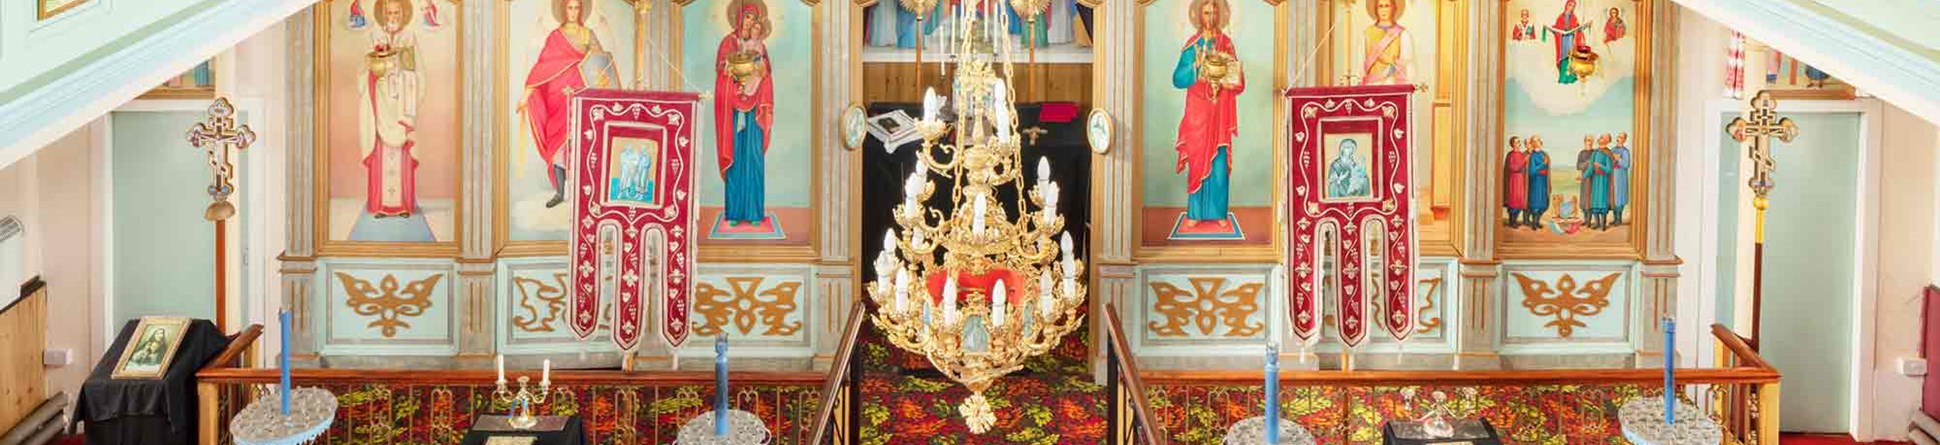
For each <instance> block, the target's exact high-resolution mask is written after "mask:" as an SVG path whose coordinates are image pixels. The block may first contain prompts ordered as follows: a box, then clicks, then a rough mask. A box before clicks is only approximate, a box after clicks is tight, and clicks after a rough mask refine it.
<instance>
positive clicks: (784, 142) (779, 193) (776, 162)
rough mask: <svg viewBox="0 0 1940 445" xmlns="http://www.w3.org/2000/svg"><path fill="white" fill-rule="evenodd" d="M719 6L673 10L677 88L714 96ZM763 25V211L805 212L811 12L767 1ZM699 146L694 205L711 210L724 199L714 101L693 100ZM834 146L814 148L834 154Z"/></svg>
mask: <svg viewBox="0 0 1940 445" xmlns="http://www.w3.org/2000/svg"><path fill="white" fill-rule="evenodd" d="M726 5H727V2H726V1H725V0H704V1H697V2H694V3H691V4H688V5H687V6H684V7H682V9H681V11H682V12H681V19H682V20H683V23H682V26H683V27H684V29H686V30H687V33H686V35H685V36H683V37H681V59H682V60H681V72H682V73H684V74H685V75H686V77H687V78H686V81H685V83H684V84H682V85H681V88H683V89H687V90H699V91H705V92H707V93H708V94H710V95H711V94H713V92H714V73H715V70H714V57H715V55H716V53H718V52H720V49H721V38H722V37H724V36H726V35H727V34H728V31H729V29H730V28H728V24H727V19H726V18H725V16H724V14H725V13H726V12H727V6H726ZM767 5H768V16H769V25H770V26H773V27H774V31H773V32H772V33H770V34H769V36H768V39H767V40H765V41H764V43H766V44H767V45H768V57H769V66H772V67H774V76H773V78H772V80H773V81H774V83H775V85H774V88H775V128H774V129H772V130H771V131H770V133H769V136H768V137H769V138H770V140H769V141H768V157H767V161H768V162H767V164H766V167H767V169H768V176H767V183H766V189H767V190H766V192H767V196H766V197H767V204H768V207H770V208H773V207H808V203H809V201H810V199H809V194H810V192H811V191H813V190H814V183H813V182H812V181H811V178H814V175H815V158H814V156H813V149H814V145H813V144H814V140H815V135H814V134H813V133H812V132H811V130H810V127H809V125H810V124H811V122H810V121H811V120H813V119H812V116H813V114H814V112H815V104H814V103H813V100H814V97H815V96H814V94H811V93H812V92H813V91H814V89H815V85H814V83H815V76H813V75H811V74H810V71H812V70H813V69H814V68H813V67H814V63H815V59H814V55H815V51H814V48H813V44H814V41H815V38H814V35H815V33H814V31H815V25H814V20H815V13H814V11H813V10H811V9H810V8H809V6H808V5H806V4H803V3H802V2H799V1H769V2H768V3H767ZM701 104H702V105H701V108H702V110H701V113H702V115H703V116H705V117H704V118H703V119H702V122H701V124H702V128H701V131H700V135H701V138H700V140H701V143H700V145H699V146H698V147H696V148H695V151H694V152H695V153H698V154H699V159H698V161H699V162H700V166H699V167H698V168H699V170H700V198H701V199H700V201H701V205H704V206H718V205H722V203H723V202H725V201H726V199H727V198H726V196H727V183H725V182H723V181H722V180H721V164H720V161H719V160H718V158H717V154H716V152H715V150H714V124H715V119H714V100H713V99H711V98H710V99H707V100H703V101H701ZM840 148H841V147H822V149H824V150H837V149H840ZM702 224H707V222H702Z"/></svg>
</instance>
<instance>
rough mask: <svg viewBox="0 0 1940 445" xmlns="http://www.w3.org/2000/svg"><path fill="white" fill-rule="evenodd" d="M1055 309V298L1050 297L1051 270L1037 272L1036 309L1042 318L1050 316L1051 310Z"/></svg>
mask: <svg viewBox="0 0 1940 445" xmlns="http://www.w3.org/2000/svg"><path fill="white" fill-rule="evenodd" d="M1054 309H1057V299H1055V298H1051V271H1050V270H1045V271H1043V272H1038V274H1037V311H1038V313H1040V314H1043V315H1044V318H1047V319H1048V318H1051V311H1052V310H1054Z"/></svg>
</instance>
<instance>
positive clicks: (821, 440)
mask: <svg viewBox="0 0 1940 445" xmlns="http://www.w3.org/2000/svg"><path fill="white" fill-rule="evenodd" d="M868 316H869V311H868V303H866V302H863V301H861V300H857V301H856V303H855V307H854V308H852V309H850V310H849V322H848V327H846V328H843V329H842V343H841V344H840V345H838V346H836V348H835V361H834V362H833V363H831V364H830V365H829V374H828V380H827V381H824V382H823V383H822V412H821V414H820V415H817V416H815V434H814V435H813V436H810V437H813V439H812V441H810V442H809V444H811V445H824V444H829V445H850V444H855V443H859V442H860V440H861V437H860V436H859V433H860V430H859V429H858V428H857V425H858V423H859V422H860V421H861V417H860V410H857V409H855V408H856V406H855V404H856V401H858V400H862V394H861V392H862V386H861V384H860V381H859V379H858V378H857V377H856V376H855V374H856V373H857V371H858V369H859V368H858V367H857V366H855V365H856V363H855V362H856V360H857V359H858V358H860V356H858V355H855V349H856V347H857V346H859V345H860V344H861V341H860V340H859V338H858V337H860V336H861V335H862V325H863V323H865V322H867V318H868Z"/></svg>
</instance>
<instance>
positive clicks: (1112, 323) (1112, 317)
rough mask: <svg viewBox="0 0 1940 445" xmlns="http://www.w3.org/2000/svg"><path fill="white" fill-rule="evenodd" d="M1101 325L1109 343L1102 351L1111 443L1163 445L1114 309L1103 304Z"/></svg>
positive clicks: (1135, 362) (1164, 442) (1110, 305)
mask: <svg viewBox="0 0 1940 445" xmlns="http://www.w3.org/2000/svg"><path fill="white" fill-rule="evenodd" d="M1104 321H1105V333H1106V334H1105V340H1106V341H1107V342H1109V343H1110V346H1109V347H1107V348H1105V354H1106V355H1107V356H1108V360H1107V362H1106V365H1105V366H1106V374H1107V379H1108V382H1107V385H1108V387H1107V392H1108V393H1110V394H1111V400H1110V401H1109V402H1107V403H1110V404H1111V406H1110V409H1108V410H1107V411H1109V412H1110V416H1111V430H1110V431H1111V435H1112V438H1113V441H1112V443H1114V444H1128V445H1129V444H1151V445H1165V444H1166V443H1167V442H1168V440H1167V438H1166V436H1165V435H1164V434H1160V433H1159V432H1157V431H1156V428H1157V426H1156V425H1153V421H1152V407H1151V405H1150V404H1149V403H1148V402H1146V400H1145V397H1146V393H1145V382H1144V380H1143V377H1142V375H1141V374H1140V373H1139V370H1138V360H1136V358H1135V357H1136V356H1134V355H1132V351H1131V346H1130V345H1129V344H1127V343H1126V342H1125V330H1124V329H1123V328H1121V327H1120V326H1119V321H1118V308H1117V307H1115V306H1113V305H1112V304H1110V303H1107V304H1105V320H1104Z"/></svg>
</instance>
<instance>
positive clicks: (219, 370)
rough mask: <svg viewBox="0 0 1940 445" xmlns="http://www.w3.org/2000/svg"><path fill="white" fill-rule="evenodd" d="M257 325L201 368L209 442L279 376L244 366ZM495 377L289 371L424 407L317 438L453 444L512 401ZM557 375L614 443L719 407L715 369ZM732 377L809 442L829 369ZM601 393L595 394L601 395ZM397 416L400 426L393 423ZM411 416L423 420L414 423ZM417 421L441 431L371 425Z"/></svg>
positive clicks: (222, 440)
mask: <svg viewBox="0 0 1940 445" xmlns="http://www.w3.org/2000/svg"><path fill="white" fill-rule="evenodd" d="M259 332H260V328H259V327H254V326H252V327H251V328H250V329H249V330H245V331H244V332H243V333H242V334H240V335H238V336H237V340H236V341H233V342H231V343H230V347H229V348H228V349H227V350H224V351H223V353H222V354H221V355H219V356H218V358H217V359H216V360H214V361H212V362H211V364H210V365H209V366H206V367H204V368H203V369H202V370H200V371H198V372H197V373H196V378H197V379H198V381H197V384H196V385H197V395H198V396H199V397H200V406H199V407H198V410H199V411H200V412H199V413H198V414H197V419H198V422H199V426H200V428H202V429H201V436H200V441H201V443H202V444H203V445H224V444H229V443H232V442H231V440H230V438H229V437H228V435H227V433H226V432H225V431H224V430H226V429H227V428H226V427H225V426H226V424H227V422H228V421H229V420H230V419H232V418H234V417H235V415H236V413H237V411H240V410H241V408H242V407H243V406H245V405H246V404H248V403H249V402H250V401H252V400H254V398H255V397H257V396H258V395H260V394H264V393H265V392H263V391H264V390H263V389H262V388H269V387H271V386H273V385H275V384H276V383H277V380H278V370H277V369H256V368H246V367H241V366H240V364H239V363H238V362H237V359H239V358H240V357H242V354H243V351H245V350H247V349H249V344H250V343H253V342H254V341H255V339H256V336H257V335H258V333H259ZM497 377H498V376H497V372H496V371H495V370H490V369H467V370H391V369H336V368H297V369H292V370H291V371H290V380H291V382H292V384H293V385H296V386H305V387H308V386H318V387H324V388H326V389H331V390H333V391H336V392H337V395H338V397H339V400H340V401H345V400H362V399H367V398H370V397H375V396H377V395H379V394H381V395H383V397H388V398H392V400H391V401H390V402H384V403H376V404H374V405H372V406H375V407H378V408H380V409H381V408H390V407H393V406H406V405H410V406H416V407H417V408H413V409H412V412H414V413H415V414H413V415H412V416H411V417H410V418H403V419H399V418H387V417H383V415H384V414H391V413H390V412H381V413H376V414H373V413H371V412H368V409H367V408H366V407H354V406H348V405H346V406H340V407H339V408H338V409H339V413H338V416H339V418H338V425H337V426H335V427H333V428H332V430H331V432H330V433H327V434H326V437H327V438H330V439H329V440H325V441H322V442H318V443H390V442H432V443H445V442H447V440H445V438H447V437H449V440H448V442H450V443H456V442H457V438H456V436H462V434H463V433H464V432H465V431H466V429H467V425H469V424H470V422H471V421H472V416H473V415H476V414H482V413H486V412H503V411H504V410H505V409H507V408H506V407H505V406H504V405H503V404H494V403H493V402H492V400H491V396H490V392H491V389H492V388H493V385H494V383H495V381H496V380H497ZM551 377H552V384H553V388H552V389H553V391H554V396H556V397H555V399H558V400H554V401H548V405H547V406H548V407H553V406H561V405H568V406H576V407H577V408H575V409H576V410H577V412H578V414H579V415H580V416H581V417H582V418H583V420H584V421H585V422H586V425H587V429H588V431H589V434H597V435H599V437H601V438H604V439H607V440H608V441H611V442H619V443H658V442H660V441H657V440H655V438H662V437H665V438H669V439H670V436H671V433H672V432H673V431H676V430H678V429H679V427H680V423H681V422H684V421H685V420H686V419H688V418H691V417H692V416H694V415H698V413H699V412H700V411H705V410H709V409H712V404H711V403H709V402H708V400H710V399H709V397H710V395H711V394H712V389H711V388H712V385H713V384H714V375H713V373H712V372H710V371H672V372H652V373H630V372H629V373H622V372H615V371H610V370H608V371H573V370H555V371H553V372H552V376H551ZM729 379H730V380H731V381H732V382H733V388H732V389H733V393H732V395H733V397H734V398H735V401H734V403H735V404H736V405H737V406H749V408H747V410H748V411H760V414H759V415H761V416H762V420H763V421H764V422H766V423H768V425H769V428H770V430H772V431H773V432H774V433H775V435H776V442H775V443H777V444H801V443H809V442H808V440H809V431H808V429H809V428H810V426H809V425H807V423H806V422H804V421H803V420H805V419H809V418H810V417H811V416H814V415H815V413H817V412H818V411H819V410H820V409H821V406H820V404H821V403H822V402H823V397H822V393H821V390H820V389H821V385H822V384H823V383H824V382H823V375H822V374H820V373H802V372H756V371H747V372H743V371H735V372H730V373H729ZM441 398H442V400H449V401H451V402H453V404H454V406H455V408H452V407H447V408H446V409H443V410H440V409H439V408H436V405H437V403H438V402H439V401H441ZM407 399H408V400H407ZM567 399H571V400H567ZM595 399H597V400H598V401H597V402H594V400H595ZM475 403H482V404H483V405H475ZM755 404H763V405H765V406H766V407H768V409H756V408H754V407H753V406H752V405H755ZM494 410H496V411H494ZM445 411H449V413H446V412H445ZM397 412H403V411H402V410H399V411H397ZM347 416H348V417H347ZM371 416H376V417H371ZM440 416H448V417H450V418H444V417H440ZM616 418H617V419H619V420H615V419H616ZM602 421H603V422H605V423H606V424H608V425H609V427H611V428H612V429H610V430H604V431H595V429H594V428H595V427H594V425H595V424H596V423H600V422H602ZM390 422H396V423H398V425H395V426H393V425H390V424H389V423H390ZM405 423H412V424H415V425H416V426H414V427H407V426H405V425H404V424H405ZM410 428H418V429H425V430H432V431H431V432H430V433H426V434H431V435H434V436H435V437H438V438H439V439H436V440H419V439H416V438H413V439H396V440H391V441H387V440H385V439H382V438H376V437H372V436H373V435H374V433H371V432H370V431H393V430H404V429H410ZM414 434H415V433H414ZM591 438H593V437H591V436H589V439H591Z"/></svg>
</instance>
